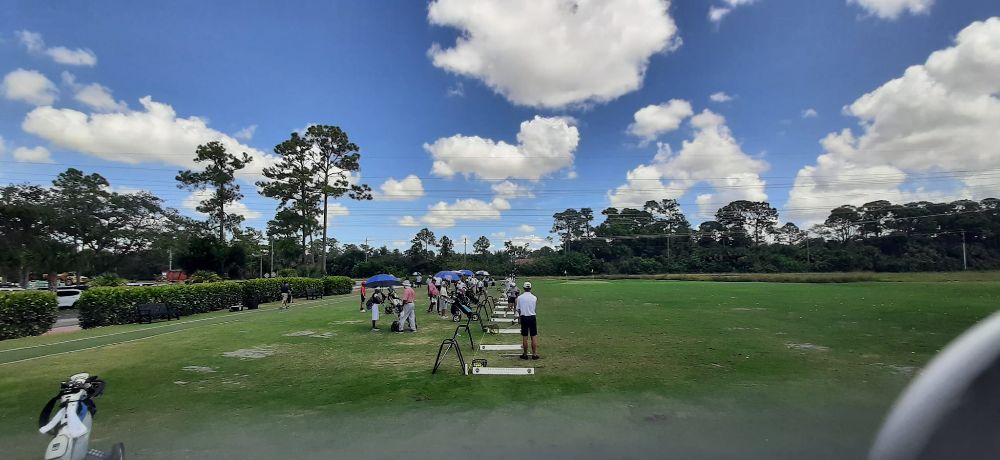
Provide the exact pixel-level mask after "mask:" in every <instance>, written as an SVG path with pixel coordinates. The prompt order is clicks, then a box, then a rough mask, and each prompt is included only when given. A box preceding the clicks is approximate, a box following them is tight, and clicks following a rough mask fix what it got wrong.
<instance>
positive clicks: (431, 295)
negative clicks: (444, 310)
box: [427, 278, 438, 313]
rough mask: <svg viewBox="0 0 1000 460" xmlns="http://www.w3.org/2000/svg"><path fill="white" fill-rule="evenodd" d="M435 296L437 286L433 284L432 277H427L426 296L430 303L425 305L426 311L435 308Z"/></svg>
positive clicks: (434, 309) (436, 294) (428, 311)
mask: <svg viewBox="0 0 1000 460" xmlns="http://www.w3.org/2000/svg"><path fill="white" fill-rule="evenodd" d="M437 296H438V288H437V286H435V285H434V279H432V278H428V279H427V298H428V299H430V305H429V306H428V307H427V313H430V312H432V311H436V310H437Z"/></svg>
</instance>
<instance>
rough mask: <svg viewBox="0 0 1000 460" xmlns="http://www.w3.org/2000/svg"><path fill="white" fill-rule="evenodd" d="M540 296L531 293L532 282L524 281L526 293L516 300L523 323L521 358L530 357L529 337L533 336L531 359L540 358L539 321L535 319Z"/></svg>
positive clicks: (518, 313)
mask: <svg viewBox="0 0 1000 460" xmlns="http://www.w3.org/2000/svg"><path fill="white" fill-rule="evenodd" d="M537 304H538V298H537V297H535V295H534V294H532V293H531V282H529V281H525V282H524V294H521V295H519V296H517V300H516V301H515V302H514V305H515V309H516V310H517V315H518V323H520V324H521V348H522V349H523V350H524V352H523V353H522V354H521V359H528V337H529V336H530V337H531V359H539V358H541V357H540V356H538V322H537V321H536V319H535V307H536V306H537Z"/></svg>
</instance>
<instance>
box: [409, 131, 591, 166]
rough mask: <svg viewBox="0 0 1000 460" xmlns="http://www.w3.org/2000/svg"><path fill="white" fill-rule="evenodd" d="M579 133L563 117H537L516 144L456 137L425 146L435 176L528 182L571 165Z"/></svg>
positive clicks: (480, 138)
mask: <svg viewBox="0 0 1000 460" xmlns="http://www.w3.org/2000/svg"><path fill="white" fill-rule="evenodd" d="M579 142H580V132H579V131H577V129H576V127H575V126H573V125H572V124H571V120H568V119H567V118H564V117H552V118H546V117H540V116H536V117H535V118H534V119H532V120H528V121H525V122H522V123H521V130H520V131H519V132H518V133H517V144H516V145H512V144H508V143H506V142H504V141H494V140H492V139H486V138H482V137H479V136H464V135H461V134H456V135H454V136H451V137H443V138H440V139H438V140H436V141H434V143H432V144H424V150H426V151H427V152H428V153H430V154H431V158H432V159H433V160H434V164H433V167H432V169H431V172H432V173H433V174H434V175H436V176H442V177H453V176H454V175H456V174H464V175H467V176H477V177H479V178H481V179H487V180H502V179H507V178H510V179H530V180H538V179H540V178H542V177H543V176H546V175H548V174H550V173H553V172H555V171H558V170H560V169H563V168H566V167H569V166H572V165H573V159H574V157H573V153H574V151H575V150H576V146H577V144H578V143H579Z"/></svg>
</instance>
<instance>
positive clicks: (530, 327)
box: [517, 315, 538, 337]
mask: <svg viewBox="0 0 1000 460" xmlns="http://www.w3.org/2000/svg"><path fill="white" fill-rule="evenodd" d="M517 322H518V323H521V337H527V336H529V335H530V336H532V337H534V336H536V335H538V321H537V319H536V317H535V315H531V316H521V317H520V318H519V319H518V321H517Z"/></svg>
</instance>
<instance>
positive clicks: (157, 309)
mask: <svg viewBox="0 0 1000 460" xmlns="http://www.w3.org/2000/svg"><path fill="white" fill-rule="evenodd" d="M135 316H136V322H138V323H141V322H143V321H145V322H147V323H150V324H152V323H153V320H154V319H166V320H167V321H170V320H171V319H172V318H176V319H181V313H180V311H178V310H177V309H176V308H173V307H170V306H167V304H163V303H146V304H141V305H137V306H136V307H135Z"/></svg>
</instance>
